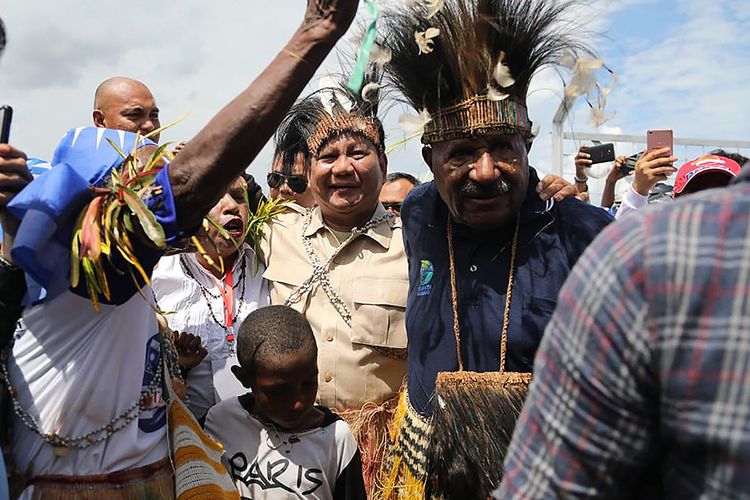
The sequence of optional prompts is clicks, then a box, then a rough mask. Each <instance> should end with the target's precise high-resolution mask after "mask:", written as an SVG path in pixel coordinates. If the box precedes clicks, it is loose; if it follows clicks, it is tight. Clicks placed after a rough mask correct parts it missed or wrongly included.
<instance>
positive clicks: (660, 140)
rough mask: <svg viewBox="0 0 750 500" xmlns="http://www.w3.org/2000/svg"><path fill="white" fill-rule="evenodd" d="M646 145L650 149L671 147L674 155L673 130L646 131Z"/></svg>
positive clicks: (670, 153)
mask: <svg viewBox="0 0 750 500" xmlns="http://www.w3.org/2000/svg"><path fill="white" fill-rule="evenodd" d="M646 147H647V148H648V150H649V151H653V150H654V149H661V148H669V155H670V156H672V131H671V130H649V131H648V132H647V133H646Z"/></svg>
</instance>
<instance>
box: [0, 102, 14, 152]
mask: <svg viewBox="0 0 750 500" xmlns="http://www.w3.org/2000/svg"><path fill="white" fill-rule="evenodd" d="M0 114H1V115H2V128H0V144H8V142H9V141H10V122H11V121H12V120H13V108H11V107H10V106H8V105H5V106H0Z"/></svg>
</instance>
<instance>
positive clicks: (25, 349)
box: [8, 289, 168, 477]
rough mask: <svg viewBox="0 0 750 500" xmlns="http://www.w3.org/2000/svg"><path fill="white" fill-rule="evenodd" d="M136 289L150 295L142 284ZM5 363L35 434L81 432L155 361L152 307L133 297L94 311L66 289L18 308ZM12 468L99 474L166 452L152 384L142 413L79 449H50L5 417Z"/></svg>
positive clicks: (120, 402) (101, 419) (140, 381)
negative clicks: (10, 352) (34, 423)
mask: <svg viewBox="0 0 750 500" xmlns="http://www.w3.org/2000/svg"><path fill="white" fill-rule="evenodd" d="M142 292H144V295H146V296H147V297H148V296H150V292H149V291H148V289H143V290H142ZM22 319H23V325H24V326H23V328H21V329H19V330H18V331H17V339H16V341H15V344H14V346H13V356H12V357H11V359H9V360H8V370H9V374H10V379H11V384H12V385H13V387H15V388H16V390H17V391H18V396H17V398H18V400H19V402H20V403H21V406H22V407H23V408H24V409H26V410H27V411H28V412H29V413H31V415H32V416H33V417H34V418H35V419H36V420H37V421H38V422H39V423H40V427H41V429H42V431H43V432H45V433H57V434H59V435H60V436H66V437H77V436H83V435H86V434H88V433H90V432H92V431H94V430H96V429H97V428H99V427H101V426H104V425H107V423H109V421H110V420H111V419H112V418H113V417H116V416H118V415H120V414H122V413H123V412H124V411H125V410H126V409H128V408H129V407H130V406H131V405H133V403H136V402H137V401H138V400H139V398H140V396H141V391H142V389H143V388H145V387H146V386H148V384H149V383H150V382H151V380H152V378H153V376H154V375H155V373H156V371H157V370H159V369H160V368H161V366H160V359H161V358H160V356H159V353H160V345H159V334H158V327H157V323H156V315H155V314H154V312H153V309H152V305H150V304H149V303H147V301H146V300H145V299H144V298H143V297H141V296H140V295H138V294H136V295H134V296H133V297H131V298H130V300H128V301H127V302H126V303H125V304H122V305H120V306H114V305H101V312H100V313H98V314H97V313H96V312H95V311H94V308H93V306H92V305H91V302H90V301H89V300H88V298H85V297H81V296H78V295H75V294H73V293H72V292H70V291H66V292H64V293H63V294H61V295H59V296H58V297H56V298H54V299H52V300H50V301H48V302H46V303H44V304H43V305H38V306H33V307H27V308H26V309H25V310H24V312H23V317H22ZM12 426H13V429H12V431H13V432H12V454H13V460H14V462H15V465H16V466H17V467H18V468H19V469H21V470H23V471H26V472H27V473H28V474H29V476H31V477H33V476H38V475H50V474H62V475H88V474H103V473H107V472H114V471H120V470H125V469H132V468H136V467H142V466H144V465H147V464H151V463H154V462H156V461H158V460H161V459H164V458H166V457H167V454H168V448H167V441H166V407H165V405H164V401H163V400H162V394H161V388H159V389H158V390H157V391H156V393H155V394H154V396H153V398H152V399H151V401H150V404H149V406H148V409H146V410H144V411H143V413H141V415H140V418H138V419H135V420H133V421H132V422H130V423H129V424H128V425H127V426H126V427H125V428H123V429H122V430H120V431H118V432H115V433H114V434H112V435H111V436H110V437H109V438H108V439H106V440H104V441H101V442H99V443H95V444H93V445H91V446H89V447H87V448H83V449H78V448H68V449H66V450H65V451H66V453H65V454H63V455H61V456H57V455H55V453H54V448H53V447H52V446H51V445H49V444H47V443H46V442H45V441H43V440H42V439H41V437H40V436H39V435H37V434H36V433H34V432H32V431H31V430H30V429H28V428H27V427H26V426H25V425H24V424H23V423H22V422H21V421H20V419H19V418H18V417H15V416H14V419H13V421H12Z"/></svg>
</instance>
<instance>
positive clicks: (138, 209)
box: [121, 186, 167, 248]
mask: <svg viewBox="0 0 750 500" xmlns="http://www.w3.org/2000/svg"><path fill="white" fill-rule="evenodd" d="M121 189H122V195H123V199H124V200H125V203H126V204H127V205H128V207H129V208H130V210H131V212H132V213H133V214H134V215H135V216H136V217H137V218H138V222H139V223H140V225H141V227H142V228H143V232H144V233H145V234H146V236H147V237H148V239H150V240H151V241H152V242H153V243H154V245H156V247H157V248H164V247H166V246H167V242H166V237H165V236H164V229H163V228H162V227H161V224H159V223H158V222H156V218H155V217H154V214H152V213H151V211H150V210H149V209H148V207H146V204H145V203H143V200H141V199H140V198H139V197H138V195H137V194H135V192H134V191H133V190H132V189H130V188H128V187H125V186H122V188H121Z"/></svg>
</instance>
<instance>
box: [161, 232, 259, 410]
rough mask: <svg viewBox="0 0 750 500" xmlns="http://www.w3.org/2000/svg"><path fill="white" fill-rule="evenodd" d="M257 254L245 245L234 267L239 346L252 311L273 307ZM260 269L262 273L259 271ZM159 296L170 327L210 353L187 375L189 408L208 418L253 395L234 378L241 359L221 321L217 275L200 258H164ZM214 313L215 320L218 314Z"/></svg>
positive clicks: (222, 310)
mask: <svg viewBox="0 0 750 500" xmlns="http://www.w3.org/2000/svg"><path fill="white" fill-rule="evenodd" d="M180 260H182V261H183V262H184V263H185V265H186V266H187V267H188V269H189V270H190V272H191V273H192V275H193V276H194V277H195V279H193V278H191V277H189V276H188V275H187V274H186V273H185V272H184V271H183V269H182V266H181V265H180ZM243 266H244V268H245V279H244V281H245V283H244V293H242V294H241V293H240V292H241V291H242V290H243V284H242V283H240V276H241V273H242V268H243ZM255 266H256V259H255V254H254V253H253V251H252V249H251V248H250V247H249V246H247V245H244V246H243V248H242V249H241V251H240V255H239V257H238V258H237V260H236V261H235V263H234V266H233V268H232V274H233V277H234V279H235V283H236V286H235V287H234V294H235V295H234V311H233V314H234V318H235V319H234V326H233V327H232V329H231V330H232V333H233V334H234V338H235V340H234V343H233V345H236V344H237V334H238V332H239V328H240V325H241V324H242V321H243V320H244V319H245V318H246V317H247V315H248V314H250V313H251V312H252V311H254V310H256V309H258V308H259V307H264V306H267V305H268V286H267V285H266V280H264V279H263V272H264V271H265V268H264V267H263V264H260V263H258V267H257V268H256V267H255ZM256 269H257V272H255V271H256ZM195 280H198V281H199V282H200V284H201V285H203V287H204V288H206V289H207V290H208V292H209V294H207V296H208V299H209V302H207V301H206V297H205V296H204V294H203V293H202V292H201V289H200V286H199V285H198V283H197V282H196V281H195ZM152 283H153V287H154V294H155V295H156V299H157V302H158V304H159V307H160V308H161V310H162V311H165V312H169V313H170V314H167V315H165V318H166V320H167V323H168V324H169V327H170V328H171V329H172V330H175V331H177V332H187V333H192V334H193V335H197V336H199V337H200V338H201V342H202V343H203V345H204V346H205V347H206V349H207V350H208V354H207V355H206V357H205V358H204V359H203V361H201V363H200V364H199V365H198V366H196V367H195V368H193V369H192V370H190V372H189V373H188V376H187V380H186V382H187V394H188V408H190V411H192V412H193V414H194V415H195V416H196V418H199V419H200V418H203V416H204V415H205V414H206V412H207V411H208V409H209V408H210V407H212V406H213V405H215V404H216V403H217V402H219V401H221V400H222V399H225V398H228V397H233V396H238V395H240V394H243V393H245V392H247V389H246V388H245V387H243V386H242V385H241V384H240V383H239V381H238V380H237V379H236V378H235V377H234V375H233V374H232V372H231V371H230V368H231V366H232V365H236V364H238V363H237V356H236V354H235V353H234V349H233V347H232V345H230V343H229V342H228V341H227V338H226V337H227V333H228V331H227V330H225V329H224V328H223V327H222V325H220V324H217V323H216V321H215V319H214V318H216V319H218V320H219V321H221V322H222V324H223V322H224V302H223V299H222V298H221V294H220V293H219V289H218V286H217V284H216V282H215V281H214V278H213V275H211V273H209V272H208V271H207V270H206V269H204V268H203V266H202V265H201V264H200V263H199V262H198V259H197V257H196V254H181V255H170V256H167V257H162V259H161V260H160V261H159V263H158V264H157V265H156V268H155V269H154V274H153V277H152ZM212 312H213V316H212Z"/></svg>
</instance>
